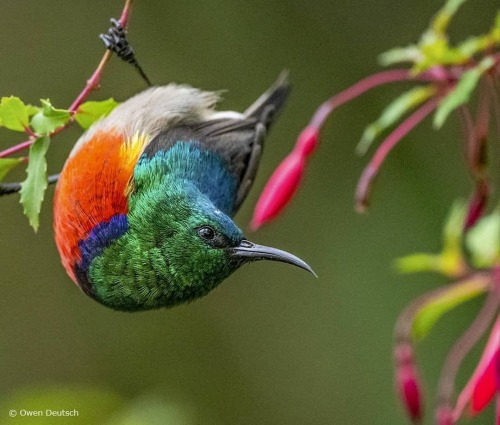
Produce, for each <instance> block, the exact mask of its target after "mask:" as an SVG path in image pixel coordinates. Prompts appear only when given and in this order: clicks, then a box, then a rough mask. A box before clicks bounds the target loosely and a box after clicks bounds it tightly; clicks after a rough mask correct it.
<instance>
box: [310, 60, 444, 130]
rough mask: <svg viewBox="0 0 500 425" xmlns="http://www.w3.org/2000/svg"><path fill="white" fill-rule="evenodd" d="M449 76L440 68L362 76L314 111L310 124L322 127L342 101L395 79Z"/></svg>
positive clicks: (417, 79)
mask: <svg viewBox="0 0 500 425" xmlns="http://www.w3.org/2000/svg"><path fill="white" fill-rule="evenodd" d="M450 78H451V76H450V75H449V74H448V73H447V72H446V71H445V70H443V69H441V68H440V72H436V70H429V71H427V72H423V73H422V74H418V75H416V76H414V75H413V74H412V73H411V71H410V70H408V69H391V70H389V71H382V72H378V73H376V74H373V75H370V76H368V77H366V78H363V79H362V80H360V81H358V82H357V83H356V84H354V85H352V86H351V87H348V88H347V89H345V90H343V91H341V92H340V93H338V94H336V95H335V96H333V97H331V98H330V99H329V100H327V101H326V102H324V103H323V104H322V105H321V106H320V107H319V108H318V109H317V110H316V112H315V113H314V115H313V117H312V118H311V122H310V125H311V126H312V127H316V128H320V127H322V126H323V124H324V123H325V121H326V119H327V118H328V117H329V115H330V114H331V113H332V112H333V111H334V110H335V109H336V108H338V107H339V106H341V105H343V104H344V103H347V102H350V101H351V100H353V99H355V98H356V97H358V96H360V95H362V94H363V93H365V92H367V91H368V90H371V89H373V88H375V87H378V86H381V85H384V84H387V83H394V82H397V81H405V80H410V81H445V80H448V79H450Z"/></svg>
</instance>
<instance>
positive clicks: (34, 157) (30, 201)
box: [20, 136, 50, 232]
mask: <svg viewBox="0 0 500 425" xmlns="http://www.w3.org/2000/svg"><path fill="white" fill-rule="evenodd" d="M49 145H50V138H49V136H43V137H40V138H39V139H37V140H36V141H35V143H33V144H32V145H31V147H30V153H29V163H28V168H27V169H26V173H27V177H26V180H24V181H23V182H22V183H21V192H20V193H21V200H20V202H21V204H22V205H23V207H24V215H26V217H28V220H29V223H30V225H31V227H33V229H34V230H35V232H36V231H37V230H38V225H39V215H40V209H41V207H42V201H43V198H44V195H45V190H46V189H47V185H48V183H47V160H46V159H45V155H46V154H47V150H48V149H49Z"/></svg>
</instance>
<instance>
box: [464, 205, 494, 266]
mask: <svg viewBox="0 0 500 425" xmlns="http://www.w3.org/2000/svg"><path fill="white" fill-rule="evenodd" d="M465 244H466V247H467V249H468V250H469V252H470V253H471V255H472V262H473V263H474V265H475V266H476V267H491V266H493V265H494V264H495V263H496V262H497V261H498V260H499V259H500V212H498V211H496V212H494V213H493V214H490V215H487V216H486V217H483V218H482V219H481V220H479V222H478V223H477V224H476V225H475V226H474V227H473V228H472V229H471V230H469V232H468V233H467V236H466V238H465Z"/></svg>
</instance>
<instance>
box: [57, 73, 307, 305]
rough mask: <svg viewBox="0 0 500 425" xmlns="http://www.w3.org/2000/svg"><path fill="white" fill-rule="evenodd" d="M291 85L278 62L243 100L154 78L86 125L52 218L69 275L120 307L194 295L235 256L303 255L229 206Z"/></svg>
mask: <svg viewBox="0 0 500 425" xmlns="http://www.w3.org/2000/svg"><path fill="white" fill-rule="evenodd" d="M288 93H289V82H288V77H287V75H286V73H283V74H281V75H280V77H279V78H278V80H277V81H276V82H275V83H274V84H273V85H272V86H271V88H270V89H269V90H267V91H266V92H265V93H264V94H263V95H261V96H260V97H259V98H258V99H257V101H255V102H254V103H253V104H252V105H251V106H250V107H249V108H248V109H247V110H246V111H245V112H243V113H239V112H234V111H216V110H215V107H216V105H217V102H218V101H219V100H220V99H219V94H218V93H216V92H207V91H201V90H199V89H195V88H193V87H190V86H187V85H176V84H169V85H166V86H156V87H151V88H148V89H146V90H144V91H143V92H141V93H139V94H137V95H135V96H133V97H131V98H130V99H128V100H127V101H125V102H123V103H122V104H120V105H119V106H117V107H116V108H115V109H114V110H113V111H112V112H111V113H110V114H109V115H108V116H107V117H105V118H103V119H101V120H99V121H97V122H96V123H95V124H94V125H93V126H92V127H91V128H89V129H88V130H87V131H86V133H84V134H83V135H82V136H81V137H80V138H79V140H78V141H77V143H76V144H75V146H74V148H73V150H72V151H71V153H70V155H69V157H68V159H67V161H66V163H65V165H64V167H63V169H62V171H61V174H60V177H59V181H58V183H57V187H56V192H55V199H54V229H55V239H56V244H57V248H58V250H59V253H60V256H61V260H62V263H63V265H64V268H65V269H66V272H67V273H68V275H69V276H70V277H71V279H72V280H73V281H74V282H75V283H76V284H77V285H78V286H79V287H80V288H81V289H82V290H83V292H84V293H85V294H87V295H88V296H90V297H91V298H93V299H94V300H96V301H98V302H99V303H101V304H103V305H105V306H107V307H110V308H113V309H116V310H125V311H139V310H148V309H154V308H160V307H171V306H175V305H178V304H180V303H183V302H187V301H191V300H194V299H196V298H199V297H202V296H204V295H206V294H207V293H208V292H210V291H211V290H212V289H214V288H215V287H216V286H217V285H219V284H220V283H221V282H222V281H223V280H224V279H225V278H227V277H228V276H229V275H230V274H231V273H233V272H234V271H235V270H236V269H238V268H239V267H240V266H242V265H243V264H246V263H248V262H252V261H256V260H273V261H281V262H285V263H289V264H293V265H295V266H298V267H301V268H303V269H305V270H308V271H310V272H312V273H314V272H313V271H312V269H311V268H310V267H309V266H308V265H307V264H306V263H305V262H304V261H302V260H301V259H300V258H298V257H296V256H294V255H292V254H289V253H287V252H285V251H281V250H279V249H276V248H271V247H267V246H262V245H257V244H255V243H253V242H250V241H248V240H247V239H246V238H245V236H244V235H243V232H242V231H241V230H240V228H238V227H237V225H236V224H235V223H234V222H233V220H232V217H233V216H234V214H235V213H236V212H237V211H238V209H239V208H240V206H241V204H242V202H243V201H244V200H245V198H246V196H247V194H248V192H249V190H250V187H251V186H252V183H253V182H254V180H255V175H256V172H257V168H258V165H259V161H260V158H261V153H262V147H263V142H264V139H265V136H266V134H267V131H268V129H269V127H270V126H271V124H272V123H273V120H274V118H275V117H276V116H277V114H278V113H279V112H280V110H281V109H282V107H283V105H284V103H285V101H286V99H287V96H288Z"/></svg>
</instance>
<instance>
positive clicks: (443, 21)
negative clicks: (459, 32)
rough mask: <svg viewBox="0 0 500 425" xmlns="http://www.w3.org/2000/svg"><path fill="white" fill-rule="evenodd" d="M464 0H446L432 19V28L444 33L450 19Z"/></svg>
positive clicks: (438, 32)
mask: <svg viewBox="0 0 500 425" xmlns="http://www.w3.org/2000/svg"><path fill="white" fill-rule="evenodd" d="M466 1H467V0H448V1H447V2H446V3H445V5H444V6H443V7H442V8H441V9H440V10H439V12H438V13H437V14H436V16H435V17H434V19H433V20H432V23H431V28H432V30H433V31H434V32H436V33H437V34H444V33H445V32H446V30H447V29H448V26H449V25H450V22H451V19H452V18H453V16H454V15H455V14H456V13H457V11H458V9H459V8H460V6H462V5H463V4H464V3H465V2H466Z"/></svg>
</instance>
